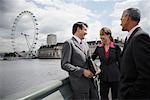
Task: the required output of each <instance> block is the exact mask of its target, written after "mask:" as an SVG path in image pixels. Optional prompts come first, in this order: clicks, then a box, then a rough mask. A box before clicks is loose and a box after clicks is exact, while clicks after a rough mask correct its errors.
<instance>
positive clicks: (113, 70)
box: [92, 45, 121, 82]
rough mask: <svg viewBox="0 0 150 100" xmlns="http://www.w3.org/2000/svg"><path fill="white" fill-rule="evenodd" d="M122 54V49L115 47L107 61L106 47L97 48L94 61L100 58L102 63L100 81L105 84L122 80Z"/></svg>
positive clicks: (111, 49) (93, 57)
mask: <svg viewBox="0 0 150 100" xmlns="http://www.w3.org/2000/svg"><path fill="white" fill-rule="evenodd" d="M120 53H121V49H120V47H119V46H118V45H115V47H114V48H111V47H110V49H109V57H108V61H107V60H106V57H105V49H104V46H102V47H100V46H97V47H96V49H95V51H94V53H93V55H92V59H93V60H95V59H96V57H97V56H99V59H100V62H101V65H100V69H101V73H100V80H103V81H105V82H114V81H119V79H120V71H119V61H120Z"/></svg>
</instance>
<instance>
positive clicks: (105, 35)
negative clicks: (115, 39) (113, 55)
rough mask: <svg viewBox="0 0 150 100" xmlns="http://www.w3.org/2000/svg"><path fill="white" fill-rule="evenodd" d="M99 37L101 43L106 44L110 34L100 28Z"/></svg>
mask: <svg viewBox="0 0 150 100" xmlns="http://www.w3.org/2000/svg"><path fill="white" fill-rule="evenodd" d="M100 39H101V40H102V43H103V44H106V43H107V42H108V41H110V35H108V34H106V33H105V32H104V30H103V29H102V30H101V31H100Z"/></svg>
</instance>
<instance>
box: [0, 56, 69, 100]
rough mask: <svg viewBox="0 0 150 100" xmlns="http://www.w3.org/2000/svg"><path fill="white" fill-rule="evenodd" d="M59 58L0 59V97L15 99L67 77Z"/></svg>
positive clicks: (2, 99) (8, 99) (9, 99)
mask: <svg viewBox="0 0 150 100" xmlns="http://www.w3.org/2000/svg"><path fill="white" fill-rule="evenodd" d="M67 76H68V74H67V72H66V71H64V70H62V69H61V66H60V59H19V60H12V61H7V60H6V61H0V99H1V100H15V99H18V98H21V97H24V96H26V95H27V94H30V93H32V92H34V91H37V90H39V89H42V88H44V87H46V86H47V85H50V82H52V81H55V80H61V79H64V78H65V77H67Z"/></svg>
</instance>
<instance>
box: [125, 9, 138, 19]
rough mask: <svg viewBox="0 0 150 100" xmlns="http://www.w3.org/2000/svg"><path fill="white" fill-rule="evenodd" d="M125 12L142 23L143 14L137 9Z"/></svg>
mask: <svg viewBox="0 0 150 100" xmlns="http://www.w3.org/2000/svg"><path fill="white" fill-rule="evenodd" d="M125 12H126V13H127V14H128V15H129V16H130V17H131V19H132V20H134V21H137V22H140V19H141V12H140V10H139V9H137V8H128V9H126V10H125Z"/></svg>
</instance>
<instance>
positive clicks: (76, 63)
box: [61, 37, 91, 93]
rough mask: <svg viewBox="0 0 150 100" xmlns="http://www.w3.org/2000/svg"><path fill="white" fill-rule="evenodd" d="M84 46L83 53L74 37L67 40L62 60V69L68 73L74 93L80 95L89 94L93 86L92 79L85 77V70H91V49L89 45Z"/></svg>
mask: <svg viewBox="0 0 150 100" xmlns="http://www.w3.org/2000/svg"><path fill="white" fill-rule="evenodd" d="M84 45H85V50H84V51H83V49H82V47H81V46H80V44H79V43H78V41H77V40H76V39H75V38H74V37H72V38H71V39H70V40H67V41H66V42H65V43H64V46H63V53H62V59H61V67H62V69H64V70H66V71H68V73H69V78H70V82H71V86H72V89H73V91H74V92H80V93H81V92H82V93H84V92H88V91H89V89H90V84H91V79H89V78H86V77H84V76H83V70H84V69H89V65H88V59H87V58H88V57H87V56H88V50H89V47H88V44H87V43H85V44H84Z"/></svg>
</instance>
